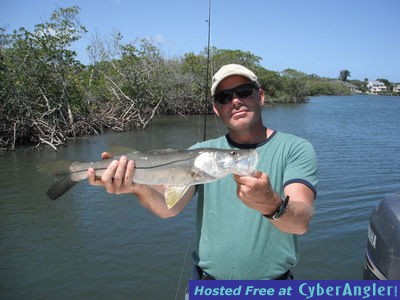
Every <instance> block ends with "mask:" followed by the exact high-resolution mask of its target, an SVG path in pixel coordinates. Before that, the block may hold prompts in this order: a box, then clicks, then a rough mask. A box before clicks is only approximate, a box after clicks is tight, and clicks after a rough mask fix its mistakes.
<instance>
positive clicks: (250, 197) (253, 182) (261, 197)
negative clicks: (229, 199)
mask: <svg viewBox="0 0 400 300" xmlns="http://www.w3.org/2000/svg"><path fill="white" fill-rule="evenodd" d="M233 178H234V180H235V181H236V184H237V195H238V197H239V198H240V199H241V200H242V201H243V203H244V204H246V205H247V206H249V207H251V208H253V209H255V210H258V211H259V212H261V213H262V214H264V215H269V214H271V213H273V212H275V211H276V210H277V209H278V207H279V206H280V204H281V199H280V196H279V195H278V194H277V193H275V192H274V190H273V189H272V187H271V183H270V181H269V177H268V175H267V174H265V173H262V172H259V171H257V172H256V173H255V174H254V175H253V176H239V175H234V176H233Z"/></svg>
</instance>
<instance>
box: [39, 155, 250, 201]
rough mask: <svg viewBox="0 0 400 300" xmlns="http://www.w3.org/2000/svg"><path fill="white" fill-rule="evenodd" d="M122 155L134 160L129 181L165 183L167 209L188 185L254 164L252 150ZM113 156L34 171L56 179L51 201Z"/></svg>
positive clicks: (99, 173)
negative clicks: (132, 174)
mask: <svg viewBox="0 0 400 300" xmlns="http://www.w3.org/2000/svg"><path fill="white" fill-rule="evenodd" d="M125 155H126V156H127V157H128V159H129V160H134V161H135V173H134V177H133V182H135V183H139V184H148V185H166V186H167V189H166V192H165V199H166V203H167V206H168V208H172V207H173V206H174V205H175V204H176V203H177V202H178V201H179V200H180V199H181V197H182V196H183V194H184V193H185V192H186V191H187V189H188V187H189V186H191V185H196V184H202V183H207V182H212V181H215V180H218V179H220V178H223V177H225V176H227V175H228V174H230V173H234V174H238V175H251V174H252V173H253V172H254V171H255V170H256V167H257V163H258V155H257V151H256V150H255V149H250V150H226V149H215V148H201V149H194V150H170V149H168V150H156V151H146V152H139V151H134V152H130V153H127V154H125ZM113 159H118V157H115V158H113ZM113 159H105V160H100V161H96V162H79V161H54V162H49V163H44V164H41V165H39V166H38V170H39V171H40V172H42V173H48V174H52V175H54V176H56V178H57V179H58V181H56V182H55V183H54V184H53V185H51V186H50V188H49V189H48V191H47V195H48V196H49V198H51V199H53V200H55V199H57V198H59V197H60V196H62V195H63V194H64V193H65V192H67V191H68V190H69V189H70V188H72V187H73V186H74V185H75V184H76V183H78V182H79V181H82V180H85V179H86V178H87V170H88V168H90V167H91V168H94V169H95V172H96V177H101V176H102V175H103V173H104V171H105V170H106V169H107V167H108V166H109V164H110V163H111V161H112V160H113Z"/></svg>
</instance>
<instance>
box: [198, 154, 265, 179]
mask: <svg viewBox="0 0 400 300" xmlns="http://www.w3.org/2000/svg"><path fill="white" fill-rule="evenodd" d="M257 163H258V154H257V151H256V150H255V149H249V150H225V149H205V150H204V151H201V152H200V153H199V155H198V156H197V157H196V159H195V161H194V165H195V167H196V168H197V169H198V170H200V171H201V172H202V173H203V174H207V175H208V176H210V177H213V178H222V177H224V176H226V175H227V174H229V173H234V174H238V175H251V174H252V173H254V172H255V170H256V168H257Z"/></svg>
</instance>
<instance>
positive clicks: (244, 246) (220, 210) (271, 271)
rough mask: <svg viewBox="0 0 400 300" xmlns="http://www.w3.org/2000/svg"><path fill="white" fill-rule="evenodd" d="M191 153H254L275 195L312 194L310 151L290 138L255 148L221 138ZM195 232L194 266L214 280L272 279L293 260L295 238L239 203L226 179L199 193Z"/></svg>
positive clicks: (276, 138) (278, 135) (270, 140)
mask: <svg viewBox="0 0 400 300" xmlns="http://www.w3.org/2000/svg"><path fill="white" fill-rule="evenodd" d="M191 148H192V149H193V148H222V149H237V148H242V149H243V148H256V149H257V152H258V155H259V163H258V166H257V169H258V170H259V171H262V172H265V173H266V174H268V176H269V179H270V182H271V185H272V188H273V189H274V191H275V192H277V193H279V194H280V195H281V196H282V197H283V189H284V187H285V186H286V185H287V184H289V183H293V182H301V183H304V184H306V185H307V186H308V187H310V188H311V189H312V190H313V191H314V193H316V192H315V185H316V183H317V176H316V173H317V164H316V157H315V152H314V149H313V147H312V145H311V144H310V143H309V142H308V141H306V140H304V139H301V138H299V137H296V136H294V135H290V134H285V133H282V132H276V131H275V132H274V134H273V135H271V136H270V137H269V138H268V139H267V140H266V141H264V142H262V143H260V144H258V145H239V144H236V143H234V142H233V141H231V140H230V139H229V137H228V136H222V137H220V138H217V139H213V140H208V141H205V142H202V143H198V144H196V145H194V146H192V147H191ZM197 233H198V240H197V242H198V243H197V245H196V249H195V252H194V254H193V258H194V262H195V263H196V264H198V265H199V266H200V267H201V268H202V269H203V270H204V271H205V272H207V273H209V274H211V275H212V276H214V277H215V278H217V279H254V280H257V279H274V278H276V277H278V276H280V275H282V274H283V273H285V272H286V271H287V270H288V269H290V268H291V267H293V266H294V265H295V264H296V262H297V259H298V253H297V241H296V236H295V235H293V234H288V233H284V232H282V231H280V230H279V229H277V228H276V227H275V226H274V225H273V224H272V223H271V222H270V221H269V220H268V219H267V218H265V217H264V216H262V215H261V213H260V212H258V211H256V210H254V209H251V208H249V207H248V206H246V205H245V204H243V202H242V201H241V200H240V199H239V198H238V197H237V195H236V183H235V182H234V180H233V178H232V175H229V176H227V177H225V178H223V179H221V180H218V181H215V182H212V183H207V184H205V185H204V186H203V187H202V188H200V189H199V197H198V208H197Z"/></svg>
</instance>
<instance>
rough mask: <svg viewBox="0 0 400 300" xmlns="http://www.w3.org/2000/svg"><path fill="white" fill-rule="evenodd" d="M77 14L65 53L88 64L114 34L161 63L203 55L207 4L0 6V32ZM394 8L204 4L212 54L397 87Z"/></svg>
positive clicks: (398, 21)
mask: <svg viewBox="0 0 400 300" xmlns="http://www.w3.org/2000/svg"><path fill="white" fill-rule="evenodd" d="M74 5H77V6H79V7H80V13H79V20H80V22H81V24H82V25H83V26H85V27H86V29H87V30H88V33H86V35H85V36H84V37H83V38H82V39H81V40H80V41H78V42H76V43H75V44H74V45H73V46H72V47H73V50H75V51H76V52H77V53H78V56H77V59H78V60H80V61H81V62H82V63H84V64H88V63H90V60H89V56H88V54H87V52H86V46H88V45H89V44H90V42H91V41H92V40H93V36H94V35H95V34H97V35H99V36H102V37H107V36H108V37H109V36H110V35H111V34H112V33H113V32H115V31H119V32H121V33H122V35H123V36H124V39H123V43H130V42H132V41H135V40H137V39H142V38H145V39H148V40H151V41H153V42H154V43H155V45H157V46H158V47H159V49H160V50H161V51H162V53H163V54H164V55H165V56H166V57H182V56H183V54H185V53H188V52H194V53H195V54H199V53H200V52H201V51H203V50H204V49H205V47H207V40H208V23H207V20H208V13H209V0H192V1H190V0H169V1H168V0H81V1H74V0H60V1H54V0H53V1H50V0H0V26H1V27H5V28H7V32H9V33H11V31H12V30H13V29H17V28H19V27H25V28H26V29H28V30H32V31H33V29H34V25H36V24H39V23H42V22H44V21H46V20H48V19H49V17H50V14H51V13H52V12H53V11H54V10H55V9H59V8H62V7H63V8H64V7H71V6H74ZM399 12H400V0H380V1H376V0H247V1H243V0H211V18H210V25H211V35H210V37H211V46H213V47H216V48H218V49H231V50H236V49H238V50H242V51H249V52H251V53H252V54H254V55H256V56H259V57H261V58H262V60H261V65H262V66H263V67H264V68H266V69H268V70H273V71H278V72H280V71H282V70H285V69H287V68H292V69H295V70H298V71H301V72H304V73H307V74H316V75H318V76H321V77H329V78H337V77H338V76H339V73H340V71H341V70H344V69H346V70H349V71H350V73H351V77H350V78H349V79H359V80H364V79H365V78H368V79H369V80H375V79H377V78H385V79H387V80H389V81H391V82H396V83H399V82H400V17H399Z"/></svg>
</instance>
